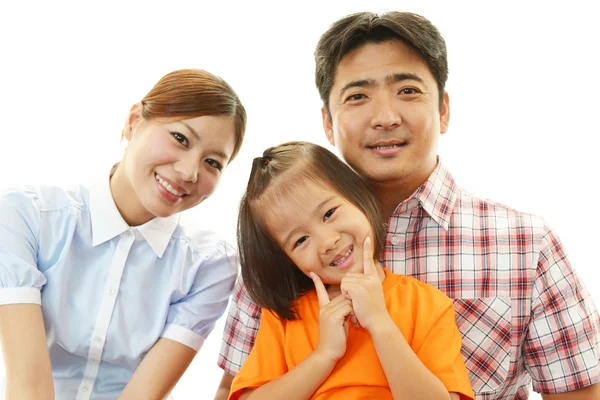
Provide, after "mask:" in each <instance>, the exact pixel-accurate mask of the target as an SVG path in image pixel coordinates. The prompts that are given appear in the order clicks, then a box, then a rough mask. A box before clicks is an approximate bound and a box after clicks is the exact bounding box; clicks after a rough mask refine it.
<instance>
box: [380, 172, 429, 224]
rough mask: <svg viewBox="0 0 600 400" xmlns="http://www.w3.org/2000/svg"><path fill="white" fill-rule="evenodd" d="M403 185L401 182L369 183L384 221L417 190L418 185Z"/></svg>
mask: <svg viewBox="0 0 600 400" xmlns="http://www.w3.org/2000/svg"><path fill="white" fill-rule="evenodd" d="M413 186H414V185H410V186H407V185H404V184H403V183H402V182H398V181H395V182H371V187H372V190H373V193H374V194H375V197H377V200H379V203H380V204H381V207H382V209H383V215H384V220H385V222H387V219H388V218H389V216H390V215H392V213H393V212H394V210H395V209H396V207H398V204H400V203H402V202H403V201H404V200H406V199H407V198H408V197H410V195H411V194H413V193H414V192H415V190H417V189H418V188H419V186H420V185H416V186H415V187H413Z"/></svg>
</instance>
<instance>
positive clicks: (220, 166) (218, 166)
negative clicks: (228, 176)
mask: <svg viewBox="0 0 600 400" xmlns="http://www.w3.org/2000/svg"><path fill="white" fill-rule="evenodd" d="M206 163H207V164H208V165H210V166H211V167H213V168H214V169H216V170H219V171H222V170H223V164H221V163H220V162H218V161H217V160H215V159H212V158H207V159H206Z"/></svg>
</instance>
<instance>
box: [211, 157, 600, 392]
mask: <svg viewBox="0 0 600 400" xmlns="http://www.w3.org/2000/svg"><path fill="white" fill-rule="evenodd" d="M382 261H383V264H384V266H385V267H386V268H387V269H389V270H391V271H392V272H394V273H396V274H404V275H410V276H414V277H416V278H418V279H419V280H421V281H423V282H427V283H429V284H431V285H434V286H436V287H438V288H439V289H440V290H441V291H442V292H444V293H445V294H446V295H447V296H448V297H450V298H452V299H454V306H455V310H456V320H457V324H458V328H459V329H460V331H461V333H462V336H463V349H462V352H463V356H464V359H465V364H466V366H467V369H468V370H469V372H470V377H471V384H472V386H473V391H474V392H475V393H476V398H477V399H479V400H483V399H527V398H528V393H529V384H530V382H532V381H533V388H534V390H536V391H537V392H541V393H560V392H565V391H572V390H575V389H578V388H581V387H585V386H589V385H591V384H593V383H596V382H599V381H600V365H599V361H598V356H599V353H598V349H599V348H600V347H599V345H600V331H599V330H598V329H599V326H600V318H599V316H598V312H597V311H596V308H595V306H594V304H593V301H592V299H591V297H590V296H589V293H588V291H587V290H586V288H585V287H584V286H583V284H582V283H581V282H580V281H579V279H578V277H577V275H576V274H575V272H574V270H573V268H572V266H571V264H570V263H569V261H568V260H567V258H566V254H565V252H564V249H563V247H562V244H561V242H560V240H559V239H558V238H557V237H556V235H555V234H554V233H553V232H552V231H551V230H550V229H549V228H548V227H547V226H546V225H545V224H544V221H543V220H542V219H541V218H538V217H535V216H532V215H529V214H524V213H521V212H518V211H515V210H512V209H510V208H507V207H505V206H502V205H499V204H496V203H493V202H490V201H488V200H483V199H480V198H477V197H474V196H473V195H471V194H468V193H466V192H465V191H463V190H461V189H460V188H459V187H458V186H456V184H455V183H454V180H453V179H452V177H451V176H450V174H449V173H448V172H447V170H446V169H445V168H444V166H443V165H442V164H441V162H440V163H438V166H437V167H436V169H435V170H434V172H433V173H432V174H431V176H430V177H429V179H428V180H427V181H426V182H425V183H424V184H423V185H422V186H421V187H420V188H419V189H418V190H417V191H416V192H415V193H414V194H413V195H412V196H411V197H409V198H408V199H406V200H405V201H403V202H402V203H401V204H400V205H399V206H398V207H397V208H396V210H395V212H394V213H393V215H392V216H391V217H390V218H389V220H388V225H387V234H386V240H385V247H384V251H383V254H382ZM233 300H234V301H233V303H232V304H231V306H230V310H229V316H228V318H227V323H226V326H225V332H224V335H223V345H222V348H221V353H220V356H219V366H220V367H221V368H222V369H224V370H225V371H226V372H228V373H230V374H232V375H235V374H236V373H237V371H238V370H239V368H240V366H241V364H242V363H243V362H244V360H245V359H246V357H247V356H248V353H249V352H250V350H251V349H252V345H253V342H254V338H255V336H256V332H257V330H258V324H259V321H260V309H259V308H258V307H257V306H256V305H255V304H254V303H253V302H252V301H251V300H250V298H249V297H248V294H247V292H246V291H245V289H244V287H243V285H241V283H240V282H239V281H238V284H236V289H235V290H234V294H233Z"/></svg>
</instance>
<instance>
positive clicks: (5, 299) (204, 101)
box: [0, 70, 246, 400]
mask: <svg viewBox="0 0 600 400" xmlns="http://www.w3.org/2000/svg"><path fill="white" fill-rule="evenodd" d="M245 126H246V112H245V110H244V107H243V106H242V104H241V103H240V100H239V98H238V97H237V95H236V94H235V92H234V91H233V90H232V89H231V87H230V86H229V85H228V84H227V83H226V82H225V81H223V80H222V79H220V78H218V77H216V76H214V75H212V74H210V73H208V72H205V71H201V70H180V71H175V72H172V73H170V74H168V75H166V76H164V77H163V78H162V79H161V80H160V81H159V82H158V83H157V84H156V86H154V88H153V89H152V90H151V91H150V92H149V93H148V94H147V95H146V97H144V98H143V99H142V101H141V102H139V103H137V104H135V105H134V106H133V107H132V108H131V111H130V112H129V114H128V116H127V119H126V122H125V126H124V130H123V136H124V137H125V138H126V139H127V140H128V142H129V143H128V146H127V149H126V151H125V152H124V155H123V158H122V160H121V162H120V163H119V164H117V165H116V166H115V167H113V169H112V171H110V174H109V170H108V169H107V171H106V175H105V176H103V177H102V178H101V179H99V180H98V181H97V182H96V183H94V184H92V185H89V186H87V185H86V186H84V185H77V186H75V187H68V188H59V187H48V186H25V187H21V188H16V189H11V190H7V191H5V192H4V193H3V194H2V195H1V196H0V340H1V345H2V349H3V355H4V360H5V365H6V374H7V388H6V398H7V399H8V400H12V399H19V400H25V399H52V398H57V399H75V398H76V399H90V398H92V399H115V398H117V397H119V396H121V397H120V398H122V399H142V398H143V399H163V398H165V396H167V395H168V393H169V392H170V391H171V389H172V388H173V387H174V386H175V383H176V382H177V380H178V379H179V378H180V377H181V375H182V374H183V372H184V371H185V369H186V368H187V367H188V365H189V364H190V362H191V361H192V359H193V358H194V355H195V354H196V352H197V351H198V350H199V349H200V347H201V346H202V343H203V341H204V339H205V338H206V337H207V336H208V334H209V333H210V331H211V330H212V329H213V326H214V323H215V321H216V320H217V319H218V318H219V317H220V316H221V314H222V313H223V310H224V309H225V307H226V305H227V300H228V297H229V295H230V292H231V290H232V287H233V283H234V280H235V277H236V263H237V261H236V257H235V251H234V250H233V249H232V248H231V247H230V246H227V245H226V244H225V243H224V242H223V241H221V240H218V239H217V238H216V237H214V235H212V234H211V233H209V232H203V233H195V234H193V235H192V234H190V233H188V232H186V231H184V230H183V229H182V227H180V226H179V225H178V215H179V213H180V212H181V211H184V210H187V209H189V208H192V207H194V206H196V205H197V204H199V203H200V202H202V201H203V200H204V199H206V198H207V197H208V196H210V195H211V194H212V193H213V191H214V190H215V188H216V186H217V184H218V183H219V180H220V178H221V174H222V173H223V170H224V168H225V167H226V166H227V165H228V164H229V163H230V162H231V160H233V158H234V157H235V156H236V154H237V153H238V151H239V149H240V146H241V144H242V140H243V137H244V131H245Z"/></svg>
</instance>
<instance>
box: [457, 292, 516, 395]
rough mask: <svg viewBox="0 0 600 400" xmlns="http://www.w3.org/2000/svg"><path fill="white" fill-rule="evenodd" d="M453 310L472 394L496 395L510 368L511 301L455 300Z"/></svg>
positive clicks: (488, 299)
mask: <svg viewBox="0 0 600 400" xmlns="http://www.w3.org/2000/svg"><path fill="white" fill-rule="evenodd" d="M454 309H455V311H456V323H457V325H458V329H459V330H460V332H461V334H462V355H463V358H464V360H465V366H466V367H467V370H468V371H469V378H470V380H471V386H472V387H473V391H474V392H475V393H493V392H496V391H497V390H499V389H500V388H501V386H502V385H503V384H504V382H505V381H506V377H507V375H508V369H509V366H510V351H511V338H510V333H511V316H512V313H511V301H510V299H509V298H506V297H487V298H472V299H454Z"/></svg>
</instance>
